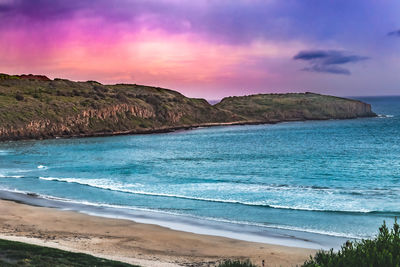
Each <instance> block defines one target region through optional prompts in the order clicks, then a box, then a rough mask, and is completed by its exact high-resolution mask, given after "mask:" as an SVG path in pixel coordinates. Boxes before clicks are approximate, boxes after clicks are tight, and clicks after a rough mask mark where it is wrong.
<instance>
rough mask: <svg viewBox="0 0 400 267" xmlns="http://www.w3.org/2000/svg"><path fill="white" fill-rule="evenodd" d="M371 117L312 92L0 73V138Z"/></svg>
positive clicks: (364, 109)
mask: <svg viewBox="0 0 400 267" xmlns="http://www.w3.org/2000/svg"><path fill="white" fill-rule="evenodd" d="M371 116H376V114H375V113H373V112H372V111H371V106H370V105H369V104H366V103H363V102H360V101H356V100H350V99H344V98H339V97H333V96H325V95H319V94H314V93H304V94H259V95H252V96H242V97H227V98H224V99H222V101H221V102H220V103H218V104H216V105H210V104H209V103H208V102H207V101H206V100H204V99H197V98H188V97H185V96H184V95H182V94H180V93H178V92H176V91H173V90H169V89H162V88H159V87H150V86H143V85H136V84H116V85H103V84H101V83H98V82H96V81H87V82H73V81H69V80H65V79H54V80H51V79H49V78H47V77H46V76H43V75H7V74H0V140H3V141H4V140H20V139H45V138H55V137H84V136H102V135H114V134H131V133H153V132H167V131H172V130H176V129H187V128H192V127H198V126H213V125H229V124H257V123H276V122H281V121H297V120H324V119H350V118H358V117H371Z"/></svg>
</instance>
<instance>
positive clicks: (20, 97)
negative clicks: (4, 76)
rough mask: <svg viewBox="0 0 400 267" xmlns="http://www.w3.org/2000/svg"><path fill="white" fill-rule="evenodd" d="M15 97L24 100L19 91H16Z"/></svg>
mask: <svg viewBox="0 0 400 267" xmlns="http://www.w3.org/2000/svg"><path fill="white" fill-rule="evenodd" d="M15 99H17V100H18V101H22V100H24V96H23V95H22V94H21V93H16V94H15Z"/></svg>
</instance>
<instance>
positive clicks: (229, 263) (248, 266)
mask: <svg viewBox="0 0 400 267" xmlns="http://www.w3.org/2000/svg"><path fill="white" fill-rule="evenodd" d="M218 267H257V265H254V264H252V263H251V262H250V261H249V260H245V261H240V260H226V261H224V262H223V263H220V264H219V265H218Z"/></svg>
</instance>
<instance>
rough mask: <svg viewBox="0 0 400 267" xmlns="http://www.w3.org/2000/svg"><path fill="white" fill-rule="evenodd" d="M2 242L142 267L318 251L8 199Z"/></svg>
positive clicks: (1, 203) (282, 260)
mask: <svg viewBox="0 0 400 267" xmlns="http://www.w3.org/2000/svg"><path fill="white" fill-rule="evenodd" d="M0 238H2V239H8V240H15V241H21V242H26V243H31V244H37V245H44V246H48V247H55V248H60V249H64V250H68V251H73V252H83V253H88V254H91V255H94V256H98V257H103V258H107V259H113V260H119V261H123V262H127V263H131V264H138V265H141V266H214V265H215V263H216V262H218V261H221V260H223V259H250V260H251V261H253V263H255V264H258V265H260V266H261V261H262V260H263V259H264V260H265V263H266V266H296V265H298V264H301V263H303V262H304V260H306V259H308V258H309V255H310V254H314V253H315V250H312V249H303V248H291V247H285V246H278V245H270V244H262V243H255V242H246V241H240V240H235V239H229V238H224V237H217V236H208V235H199V234H193V233H187V232H181V231H175V230H171V229H168V228H164V227H160V226H157V225H150V224H142V223H135V222H133V221H129V220H122V219H109V218H103V217H97V216H91V215H86V214H81V213H78V212H72V211H62V210H57V209H52V208H43V207H35V206H29V205H25V204H19V203H16V202H12V201H5V200H0Z"/></svg>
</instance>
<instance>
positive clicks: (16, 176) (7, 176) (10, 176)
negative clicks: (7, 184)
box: [0, 174, 24, 179]
mask: <svg viewBox="0 0 400 267" xmlns="http://www.w3.org/2000/svg"><path fill="white" fill-rule="evenodd" d="M23 177H24V176H22V175H6V174H0V178H15V179H19V178H23Z"/></svg>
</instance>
